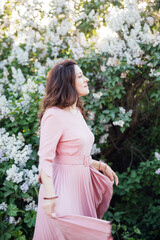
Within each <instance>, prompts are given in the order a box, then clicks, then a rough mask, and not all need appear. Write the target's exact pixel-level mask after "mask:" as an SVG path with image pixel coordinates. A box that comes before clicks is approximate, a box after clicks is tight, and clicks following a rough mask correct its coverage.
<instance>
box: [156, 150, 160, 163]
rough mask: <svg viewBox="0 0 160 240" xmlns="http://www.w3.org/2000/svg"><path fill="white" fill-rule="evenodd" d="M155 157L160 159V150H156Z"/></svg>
mask: <svg viewBox="0 0 160 240" xmlns="http://www.w3.org/2000/svg"><path fill="white" fill-rule="evenodd" d="M155 157H156V158H157V160H158V161H160V154H159V153H158V152H155Z"/></svg>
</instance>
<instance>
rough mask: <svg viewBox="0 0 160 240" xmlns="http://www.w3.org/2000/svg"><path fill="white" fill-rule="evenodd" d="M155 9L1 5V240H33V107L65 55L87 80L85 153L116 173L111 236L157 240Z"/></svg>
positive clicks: (138, 4) (93, 1)
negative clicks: (88, 140)
mask: <svg viewBox="0 0 160 240" xmlns="http://www.w3.org/2000/svg"><path fill="white" fill-rule="evenodd" d="M159 7H160V3H159V1H158V0H155V1H154V0H145V1H136V0H124V1H114V0H112V1H111V0H110V1H103V0H100V1H98V0H87V1H81V0H66V1H64V0H60V1H58V0H54V1H53V0H45V1H44V0H23V1H20V0H1V4H0V81H1V82H0V93H1V95H0V123H1V128H0V165H1V167H0V172H1V174H0V185H1V191H0V196H1V199H0V201H1V202H0V222H1V223H0V229H1V231H0V232H1V236H0V239H1V240H8V239H17V240H25V239H27V240H30V239H32V236H33V230H34V224H35V218H36V211H37V198H38V189H39V184H38V181H37V177H38V158H37V151H38V146H39V120H38V118H37V111H38V109H39V105H40V103H41V99H42V97H43V96H44V94H45V83H46V75H47V72H48V71H49V70H50V69H51V68H52V66H53V65H54V64H56V63H57V62H59V61H61V60H64V59H67V58H73V59H75V60H76V61H77V63H78V64H79V66H80V67H81V68H82V70H83V72H84V74H85V75H86V76H87V77H88V78H89V79H90V81H89V87H90V94H89V95H88V96H85V97H83V100H84V102H85V108H86V112H87V115H88V117H89V119H90V120H87V123H88V124H89V125H90V127H91V129H92V131H93V132H94V134H95V144H94V145H93V148H92V156H93V158H94V159H98V160H102V161H106V162H107V163H108V164H109V165H110V166H111V167H112V168H113V170H114V171H116V173H117V175H118V176H119V185H118V186H117V187H114V196H113V199H112V202H111V205H110V208H109V210H108V211H107V212H106V214H105V215H104V219H107V220H110V221H111V223H112V232H113V236H114V239H128V240H134V239H137V240H138V239H139V240H140V239H141V240H142V239H143V240H150V239H152V240H156V239H157V240H158V239H159V236H160V230H159V226H160V189H159V179H160V148H159V142H160V130H159V129H160V107H159V101H160V90H159V89H160V88H159V87H160V69H159V66H160V64H159V62H160V34H159V27H160V25H159V17H160V10H159Z"/></svg>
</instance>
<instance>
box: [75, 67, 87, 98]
mask: <svg viewBox="0 0 160 240" xmlns="http://www.w3.org/2000/svg"><path fill="white" fill-rule="evenodd" d="M74 67H75V74H76V79H75V87H76V91H77V93H78V95H79V97H81V96H85V95H87V94H89V88H88V85H87V82H88V81H89V79H88V78H86V77H85V76H84V75H83V72H82V70H81V69H80V67H78V65H74Z"/></svg>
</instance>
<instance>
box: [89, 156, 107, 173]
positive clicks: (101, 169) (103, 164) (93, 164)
mask: <svg viewBox="0 0 160 240" xmlns="http://www.w3.org/2000/svg"><path fill="white" fill-rule="evenodd" d="M90 165H91V166H93V167H94V168H96V169H97V170H100V171H103V170H104V168H105V163H102V162H101V164H100V161H97V160H95V159H92V163H91V164H90ZM99 166H100V169H99Z"/></svg>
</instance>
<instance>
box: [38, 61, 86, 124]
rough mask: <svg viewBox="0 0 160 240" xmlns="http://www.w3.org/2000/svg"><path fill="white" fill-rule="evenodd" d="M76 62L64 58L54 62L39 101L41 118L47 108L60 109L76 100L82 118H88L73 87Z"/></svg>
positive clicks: (39, 115)
mask: <svg viewBox="0 0 160 240" xmlns="http://www.w3.org/2000/svg"><path fill="white" fill-rule="evenodd" d="M76 64H77V63H76V62H75V61H74V60H70V59H68V60H65V61H63V62H61V63H58V64H56V65H55V66H54V67H53V68H52V69H51V71H50V72H49V74H48V77H47V82H46V89H45V95H44V97H43V99H42V100H41V102H40V110H39V112H38V117H39V119H40V121H41V118H42V116H43V114H44V112H45V110H46V109H47V108H50V107H53V106H57V107H59V108H61V109H63V108H65V107H69V106H71V105H73V104H74V103H75V102H76V101H77V103H76V106H77V107H79V108H80V111H81V113H82V115H83V116H84V118H86V119H88V118H87V117H86V114H85V110H84V107H83V105H84V104H83V102H82V100H81V99H80V97H78V94H77V91H76V88H75V78H76V74H75V68H74V66H75V65H76Z"/></svg>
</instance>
